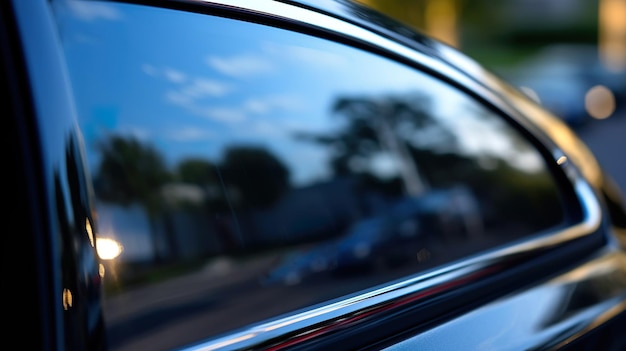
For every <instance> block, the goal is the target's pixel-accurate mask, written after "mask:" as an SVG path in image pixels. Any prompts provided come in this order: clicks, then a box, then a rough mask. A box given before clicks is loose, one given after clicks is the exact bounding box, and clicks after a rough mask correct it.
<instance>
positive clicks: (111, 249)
mask: <svg viewBox="0 0 626 351" xmlns="http://www.w3.org/2000/svg"><path fill="white" fill-rule="evenodd" d="M123 249H124V248H123V246H122V245H121V244H120V243H118V242H117V241H115V240H113V239H109V238H98V240H96V250H98V256H99V257H100V258H101V259H103V260H112V259H114V258H116V257H117V256H119V255H120V254H121V253H122V251H123Z"/></svg>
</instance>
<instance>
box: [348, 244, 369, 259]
mask: <svg viewBox="0 0 626 351" xmlns="http://www.w3.org/2000/svg"><path fill="white" fill-rule="evenodd" d="M370 252H371V249H370V245H369V243H366V242H360V243H358V244H356V246H355V247H354V249H353V250H352V254H353V255H354V257H356V258H364V257H367V256H369V254H370Z"/></svg>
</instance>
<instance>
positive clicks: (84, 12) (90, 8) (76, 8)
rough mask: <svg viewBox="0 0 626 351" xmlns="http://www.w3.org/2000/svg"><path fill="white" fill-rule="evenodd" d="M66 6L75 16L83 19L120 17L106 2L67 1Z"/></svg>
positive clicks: (113, 18)
mask: <svg viewBox="0 0 626 351" xmlns="http://www.w3.org/2000/svg"><path fill="white" fill-rule="evenodd" d="M68 7H69V9H70V11H72V13H74V15H75V16H76V17H78V18H80V19H82V20H85V21H91V20H96V19H105V20H118V19H120V18H121V17H122V15H121V13H119V12H118V11H117V10H116V9H115V8H114V7H112V6H110V5H108V4H101V3H95V2H90V1H69V2H68Z"/></svg>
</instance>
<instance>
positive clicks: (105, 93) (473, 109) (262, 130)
mask: <svg viewBox="0 0 626 351" xmlns="http://www.w3.org/2000/svg"><path fill="white" fill-rule="evenodd" d="M56 13H57V16H58V19H59V23H60V26H59V28H60V30H61V34H62V38H63V43H64V48H65V51H66V52H65V54H66V56H67V57H68V62H69V69H70V74H71V78H72V84H73V86H74V89H75V91H76V96H77V103H78V109H79V115H80V125H81V128H82V131H83V134H84V136H85V141H86V144H87V147H88V155H87V156H88V162H89V164H90V167H91V169H92V173H93V183H94V188H95V192H96V196H97V209H98V226H99V228H98V232H103V233H111V235H112V237H114V238H115V240H117V241H118V242H119V244H120V245H122V246H123V247H124V254H123V255H120V256H118V257H117V258H116V259H115V260H114V261H115V264H113V263H112V262H111V261H106V262H105V264H110V266H107V267H106V268H107V269H108V270H109V272H111V273H112V274H111V275H107V277H115V282H114V284H113V283H112V282H111V281H109V280H107V279H105V285H106V286H105V287H106V289H105V293H106V297H107V299H106V304H105V315H106V319H107V325H108V329H109V330H108V335H109V338H110V346H111V348H112V349H114V350H122V349H128V348H132V347H140V346H141V347H145V348H150V349H153V350H159V349H169V348H172V347H179V346H181V345H183V344H187V343H191V342H196V341H198V340H201V339H202V338H206V337H212V336H215V335H217V334H219V333H223V332H227V331H230V330H232V329H234V328H239V327H243V326H245V325H247V324H249V323H253V322H257V321H260V320H263V319H266V318H270V317H274V316H277V315H279V314H283V313H287V312H291V311H294V310H296V309H299V308H304V307H307V306H310V305H312V304H315V303H320V302H323V301H327V300H329V299H333V298H337V297H340V296H342V295H345V294H348V293H353V292H356V291H359V290H362V289H367V288H371V287H373V286H375V285H378V284H381V283H385V282H388V281H391V280H393V279H397V278H401V277H404V276H408V275H411V274H415V273H418V272H420V271H423V270H425V269H428V268H431V267H434V266H437V265H441V264H444V263H446V262H450V261H452V260H455V259H459V258H462V257H463V256H464V255H468V254H474V253H477V252H481V251H484V250H486V249H489V248H493V247H496V246H498V245H503V244H506V243H507V242H509V241H511V240H515V239H518V238H520V237H521V236H524V235H532V234H535V233H537V232H539V231H541V230H546V229H548V228H552V227H554V226H557V225H559V224H560V223H561V222H562V220H563V215H562V209H561V203H560V199H559V197H558V193H557V191H556V187H555V185H554V184H553V180H552V179H551V177H550V175H549V173H548V171H547V168H546V163H545V161H544V159H543V158H542V157H541V156H540V155H539V153H538V152H537V151H536V150H534V149H533V147H532V146H531V145H530V144H529V143H528V142H527V141H526V140H525V139H524V138H523V137H521V136H520V135H519V134H518V133H517V132H516V131H515V130H514V129H513V128H511V127H510V126H509V125H508V124H506V123H505V122H504V121H503V120H501V119H500V117H499V116H497V115H495V114H494V113H493V112H491V111H489V110H488V109H486V108H485V107H483V106H481V105H479V104H478V103H477V102H475V101H473V100H472V99H471V98H469V97H468V96H466V95H464V94H462V93H461V92H459V91H457V90H455V89H453V88H451V87H449V86H447V85H445V84H443V83H441V82H439V81H437V80H435V79H433V78H431V77H429V76H426V75H424V74H422V73H420V72H417V71H414V70H412V69H410V68H407V67H405V66H402V65H400V64H397V63H394V62H391V61H388V60H386V59H383V58H380V57H376V56H374V55H371V54H369V53H366V52H362V51H359V50H355V49H353V48H350V47H346V46H343V45H339V44H336V43H331V42H328V41H326V40H322V39H318V38H313V37H308V36H305V35H302V34H298V33H290V32H286V31H283V30H279V29H276V28H271V27H265V26H261V25H257V24H253V23H246V22H238V21H234V20H230V19H225V18H218V17H209V16H203V15H198V14H189V13H183V12H177V11H171V10H165V9H155V8H148V7H143V6H135V5H128V4H112V3H98V2H85V3H83V2H80V3H75V2H68V3H65V2H59V3H56ZM154 23H160V25H159V26H154ZM96 67H97V69H96ZM100 243H104V242H100ZM119 247H121V246H119ZM119 247H118V248H119ZM190 325H193V326H194V327H193V328H189V327H188V326H190ZM199 326H202V327H199ZM164 331H167V333H166V332H164ZM165 335H169V336H171V337H169V336H168V337H165Z"/></svg>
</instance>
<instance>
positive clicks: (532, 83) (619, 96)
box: [504, 44, 626, 127]
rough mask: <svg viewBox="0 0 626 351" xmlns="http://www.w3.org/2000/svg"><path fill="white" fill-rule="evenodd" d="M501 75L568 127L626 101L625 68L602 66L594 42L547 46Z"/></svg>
mask: <svg viewBox="0 0 626 351" xmlns="http://www.w3.org/2000/svg"><path fill="white" fill-rule="evenodd" d="M504 76H505V77H506V79H507V80H509V81H510V82H511V83H512V84H514V85H515V86H517V87H518V88H520V89H521V90H522V91H524V92H525V93H527V94H528V95H529V96H530V97H531V98H533V99H534V100H536V101H538V102H539V103H540V104H542V105H543V106H544V107H545V108H547V109H548V110H550V111H551V112H553V113H554V114H555V115H557V116H558V117H560V118H562V119H563V120H564V121H565V122H566V123H568V124H569V125H570V126H572V127H580V126H582V125H584V124H585V123H586V122H588V121H590V120H593V119H594V118H595V119H603V118H608V117H611V116H613V115H615V112H616V111H618V110H623V109H624V108H625V106H624V105H625V104H626V71H624V70H623V71H621V72H614V71H611V70H610V69H608V68H607V67H605V66H604V65H603V63H602V60H601V59H600V54H599V51H598V47H597V46H594V45H583V44H554V45H550V46H547V47H546V48H544V49H542V50H540V51H539V52H538V53H536V54H534V55H533V56H531V57H530V58H528V59H526V60H524V61H523V62H522V63H520V64H518V65H516V66H515V67H514V68H512V69H511V70H510V72H508V73H505V74H504Z"/></svg>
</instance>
